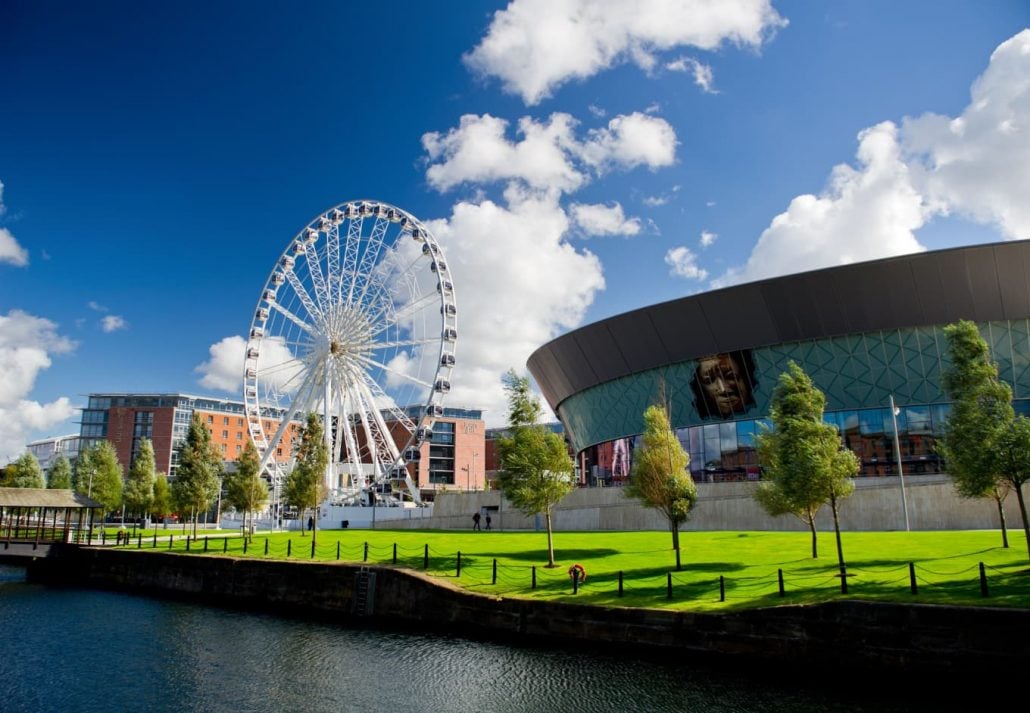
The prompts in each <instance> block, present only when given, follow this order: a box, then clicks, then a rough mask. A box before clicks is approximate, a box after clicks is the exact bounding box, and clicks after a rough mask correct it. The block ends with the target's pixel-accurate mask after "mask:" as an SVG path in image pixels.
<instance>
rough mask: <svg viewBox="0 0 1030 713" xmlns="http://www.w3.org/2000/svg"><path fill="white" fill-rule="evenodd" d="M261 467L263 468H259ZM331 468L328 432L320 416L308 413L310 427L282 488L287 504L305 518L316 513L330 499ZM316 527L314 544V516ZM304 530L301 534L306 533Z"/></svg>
mask: <svg viewBox="0 0 1030 713" xmlns="http://www.w3.org/2000/svg"><path fill="white" fill-rule="evenodd" d="M259 465H260V464H259ZM328 467H329V447H328V446H326V444H325V432H324V431H323V430H322V421H321V419H319V417H318V414H315V413H309V414H308V420H307V423H305V425H304V428H303V429H302V430H301V434H300V446H298V448H297V454H296V461H295V463H294V466H293V470H292V471H290V474H289V475H288V476H287V477H286V484H285V486H284V488H283V490H284V493H285V496H286V502H287V503H289V504H290V505H292V506H294V507H296V508H297V510H298V511H299V512H300V514H301V516H302V517H303V515H304V511H305V510H307V509H309V508H310V509H312V510H314V509H315V508H317V507H318V506H319V505H321V504H322V501H324V500H325V499H326V498H327V497H329V488H328V486H327V485H326V482H325V472H326V469H327V468H328ZM312 520H313V521H314V527H313V528H312V530H311V538H312V541H313V542H315V541H317V539H318V538H317V535H316V532H317V530H318V518H317V517H314V515H312ZM303 531H304V530H303V528H302V529H301V532H302V533H303Z"/></svg>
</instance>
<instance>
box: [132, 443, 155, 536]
mask: <svg viewBox="0 0 1030 713" xmlns="http://www.w3.org/2000/svg"><path fill="white" fill-rule="evenodd" d="M155 477H156V475H155V473H154V445H153V444H152V443H151V442H150V439H149V438H142V439H140V443H139V451H138V452H137V453H136V458H135V460H133V461H132V466H131V467H130V468H129V477H128V479H127V480H126V482H125V507H127V508H128V509H129V511H130V512H132V513H134V514H137V515H139V516H140V517H143V516H145V515H146V514H147V512H148V511H149V510H150V503H151V502H153V500H154V478H155Z"/></svg>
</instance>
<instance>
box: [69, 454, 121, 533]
mask: <svg viewBox="0 0 1030 713" xmlns="http://www.w3.org/2000/svg"><path fill="white" fill-rule="evenodd" d="M75 491H76V492H78V493H82V494H83V495H85V496H86V497H89V498H92V499H93V500H96V501H97V502H98V503H100V505H101V506H102V507H103V512H104V514H105V515H106V514H107V513H109V512H111V511H112V510H114V509H115V508H117V507H118V506H119V505H121V504H122V466H121V464H120V463H119V462H118V454H117V453H116V452H115V450H114V446H113V445H111V442H110V441H100V442H98V443H97V444H96V445H94V446H93V447H92V448H87V449H86V450H85V451H83V452H81V453H79V457H78V459H77V460H76V462H75Z"/></svg>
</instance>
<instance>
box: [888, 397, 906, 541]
mask: <svg viewBox="0 0 1030 713" xmlns="http://www.w3.org/2000/svg"><path fill="white" fill-rule="evenodd" d="M890 397H891V422H892V423H893V424H894V456H895V457H896V458H897V459H898V480H899V481H900V482H901V507H902V508H903V509H904V511H905V532H908V531H909V526H908V497H907V496H906V495H905V473H904V471H903V470H902V468H901V446H900V445H899V444H898V414H899V413H901V409H899V408H896V407H895V406H894V394H891V395H890Z"/></svg>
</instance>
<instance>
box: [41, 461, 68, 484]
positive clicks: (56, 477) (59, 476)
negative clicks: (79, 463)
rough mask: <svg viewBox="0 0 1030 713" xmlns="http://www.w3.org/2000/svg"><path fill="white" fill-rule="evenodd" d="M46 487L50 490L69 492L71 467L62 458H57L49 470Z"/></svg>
mask: <svg viewBox="0 0 1030 713" xmlns="http://www.w3.org/2000/svg"><path fill="white" fill-rule="evenodd" d="M46 486H47V487H48V488H50V489H51V490H70V489H71V487H72V466H71V464H70V463H69V462H68V459H67V458H65V457H64V456H57V460H55V461H54V465H53V466H52V467H51V468H50V477H49V478H47V481H46Z"/></svg>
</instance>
